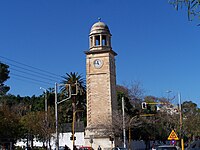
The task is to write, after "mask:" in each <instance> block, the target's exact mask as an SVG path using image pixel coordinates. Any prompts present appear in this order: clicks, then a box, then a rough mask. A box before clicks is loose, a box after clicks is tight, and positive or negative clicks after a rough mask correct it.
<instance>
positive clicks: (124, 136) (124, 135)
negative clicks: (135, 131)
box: [122, 97, 126, 148]
mask: <svg viewBox="0 0 200 150" xmlns="http://www.w3.org/2000/svg"><path fill="white" fill-rule="evenodd" d="M122 118H123V140H124V148H126V131H125V120H124V97H122Z"/></svg>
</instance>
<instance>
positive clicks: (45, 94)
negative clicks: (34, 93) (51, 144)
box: [40, 87, 47, 146]
mask: <svg viewBox="0 0 200 150" xmlns="http://www.w3.org/2000/svg"><path fill="white" fill-rule="evenodd" d="M40 89H41V90H43V91H44V99H45V102H44V103H45V106H44V107H45V108H44V109H45V126H46V127H47V90H46V89H45V88H43V87H40ZM46 146H47V141H46Z"/></svg>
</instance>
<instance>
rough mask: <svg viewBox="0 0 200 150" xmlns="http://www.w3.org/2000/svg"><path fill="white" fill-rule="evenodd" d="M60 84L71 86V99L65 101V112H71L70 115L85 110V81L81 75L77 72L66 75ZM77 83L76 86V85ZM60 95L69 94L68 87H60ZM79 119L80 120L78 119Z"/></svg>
mask: <svg viewBox="0 0 200 150" xmlns="http://www.w3.org/2000/svg"><path fill="white" fill-rule="evenodd" d="M62 77H63V80H62V82H61V83H62V84H65V85H66V84H70V86H71V93H72V96H71V99H69V100H68V101H67V106H68V108H67V111H68V112H69V111H72V114H73V113H74V112H75V111H76V110H86V85H85V79H84V78H83V77H82V75H81V74H78V73H77V72H70V73H66V76H62ZM76 83H77V84H76ZM76 86H77V87H78V93H76ZM61 93H62V94H63V95H66V94H67V95H68V94H69V86H62V87H61ZM78 119H80V118H78Z"/></svg>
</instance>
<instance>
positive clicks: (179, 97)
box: [178, 93, 184, 150]
mask: <svg viewBox="0 0 200 150" xmlns="http://www.w3.org/2000/svg"><path fill="white" fill-rule="evenodd" d="M178 100H179V115H180V139H181V150H184V141H183V134H182V127H183V120H182V108H181V94H180V93H178Z"/></svg>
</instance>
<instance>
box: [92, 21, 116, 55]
mask: <svg viewBox="0 0 200 150" xmlns="http://www.w3.org/2000/svg"><path fill="white" fill-rule="evenodd" d="M111 36H112V35H111V34H110V30H109V28H108V26H107V25H106V24H105V23H103V22H101V20H100V19H99V21H98V22H96V23H95V24H94V25H93V26H92V27H91V30H90V35H89V40H90V51H92V50H102V49H104V50H106V49H112V48H111Z"/></svg>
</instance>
